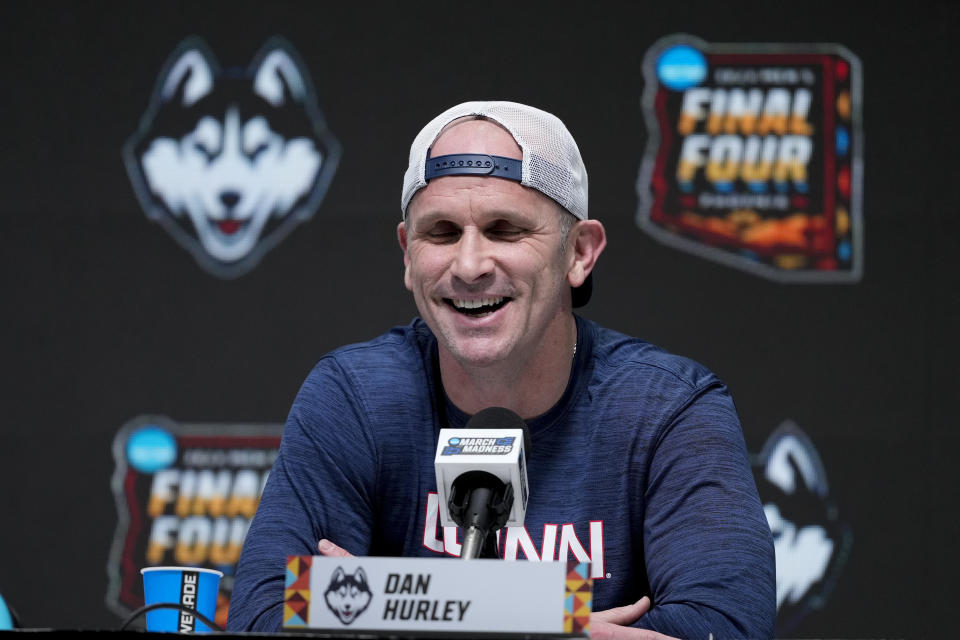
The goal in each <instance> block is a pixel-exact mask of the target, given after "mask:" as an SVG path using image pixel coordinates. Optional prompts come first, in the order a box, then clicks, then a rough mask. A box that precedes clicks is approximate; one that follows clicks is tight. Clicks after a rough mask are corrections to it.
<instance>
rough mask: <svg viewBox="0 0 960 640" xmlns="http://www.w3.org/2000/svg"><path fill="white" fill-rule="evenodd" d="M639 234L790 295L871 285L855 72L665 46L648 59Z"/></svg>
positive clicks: (762, 54)
mask: <svg viewBox="0 0 960 640" xmlns="http://www.w3.org/2000/svg"><path fill="white" fill-rule="evenodd" d="M644 81H645V89H644V95H643V111H644V117H645V120H646V123H647V131H648V133H649V137H648V142H647V149H646V153H645V156H644V160H643V165H642V166H641V169H640V178H639V181H638V184H637V192H638V196H639V209H638V212H637V223H638V224H639V225H640V227H641V228H642V229H644V230H645V231H647V232H648V233H650V234H651V235H652V236H653V237H654V238H656V239H657V240H660V241H661V242H664V243H665V244H668V245H671V246H673V247H676V248H678V249H682V250H684V251H689V252H691V253H694V254H697V255H700V256H702V257H705V258H708V259H711V260H715V261H717V262H721V263H723V264H726V265H729V266H733V267H737V268H740V269H744V270H747V271H750V272H752V273H755V274H757V275H760V276H764V277H767V278H770V279H773V280H778V281H784V282H856V281H858V280H859V279H860V277H861V274H862V271H863V240H862V237H863V222H862V218H861V216H862V180H863V166H862V148H863V135H862V132H861V124H860V113H861V71H860V61H859V60H858V59H857V58H856V56H854V55H853V54H852V53H850V52H849V51H847V50H846V49H844V48H843V47H840V46H838V45H832V44H802V45H786V44H752V45H750V44H709V43H706V42H704V41H702V40H699V39H697V38H694V37H691V36H686V35H675V36H669V37H667V38H663V39H661V40H660V41H659V42H657V43H656V44H655V45H654V46H653V47H651V48H650V50H649V51H648V52H647V55H646V57H645V59H644Z"/></svg>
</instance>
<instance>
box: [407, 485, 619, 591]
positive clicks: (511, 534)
mask: <svg viewBox="0 0 960 640" xmlns="http://www.w3.org/2000/svg"><path fill="white" fill-rule="evenodd" d="M439 524H440V500H439V498H438V497H437V494H436V493H434V492H430V493H428V494H427V509H426V514H425V517H424V528H423V546H424V547H426V548H427V549H429V550H430V551H433V552H434V553H445V554H447V555H451V556H457V557H459V556H460V552H461V544H460V543H459V542H458V541H457V527H443V536H442V538H438V537H437V528H438V526H439ZM584 542H586V544H584ZM498 543H499V546H500V549H501V551H502V552H503V559H504V560H516V559H518V557H519V554H520V553H523V557H524V558H526V559H527V560H532V561H534V562H541V561H543V562H551V561H554V560H560V561H563V560H566V559H568V558H570V556H571V555H572V556H573V558H574V559H576V560H577V561H578V562H589V563H590V577H591V578H594V579H598V578H604V577H606V573H605V568H604V567H605V564H604V547H603V521H602V520H592V521H591V522H590V537H589V539H588V540H586V541H582V540H580V538H579V537H578V536H577V532H576V530H575V529H574V526H573V523H558V524H544V525H543V543H542V544H541V546H540V549H537V547H536V545H535V544H534V542H533V539H532V538H531V537H530V534H529V532H528V531H527V528H526V527H507V536H506V539H505V540H501V539H500V536H498ZM588 549H589V551H588Z"/></svg>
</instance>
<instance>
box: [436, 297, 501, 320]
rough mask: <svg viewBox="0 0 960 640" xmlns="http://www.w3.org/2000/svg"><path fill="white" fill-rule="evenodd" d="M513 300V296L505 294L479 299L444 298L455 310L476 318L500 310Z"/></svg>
mask: <svg viewBox="0 0 960 640" xmlns="http://www.w3.org/2000/svg"><path fill="white" fill-rule="evenodd" d="M511 300H513V298H507V297H504V296H494V297H490V298H479V299H477V300H465V299H461V298H444V299H443V301H444V302H445V303H447V304H448V305H449V306H450V307H451V308H453V310H454V311H456V312H457V313H461V314H463V315H466V316H471V317H474V318H481V317H484V316H488V315H490V314H491V313H494V312H496V311H499V310H500V309H502V308H503V307H504V305H506V304H507V303H508V302H510V301H511Z"/></svg>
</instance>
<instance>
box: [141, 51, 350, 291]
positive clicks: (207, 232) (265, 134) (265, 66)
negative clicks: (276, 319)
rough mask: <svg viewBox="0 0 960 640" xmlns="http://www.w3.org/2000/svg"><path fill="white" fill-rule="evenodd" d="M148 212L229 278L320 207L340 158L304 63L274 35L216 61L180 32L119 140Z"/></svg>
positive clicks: (203, 261)
mask: <svg viewBox="0 0 960 640" xmlns="http://www.w3.org/2000/svg"><path fill="white" fill-rule="evenodd" d="M123 155H124V161H125V163H126V165H127V172H128V173H129V174H130V179H131V181H132V182H133V186H134V188H135V190H136V193H137V197H138V198H139V200H140V203H141V205H142V206H143V208H144V210H145V211H146V213H147V216H148V217H149V218H150V219H152V220H155V221H157V222H159V223H160V224H161V225H163V227H164V228H165V229H166V230H167V231H169V232H170V234H171V235H173V237H174V238H176V240H177V241H178V242H179V243H180V244H181V245H182V246H183V247H184V248H186V249H188V250H189V251H190V252H191V253H192V254H193V255H194V257H195V258H196V259H197V261H198V262H199V263H200V264H201V265H202V266H203V267H204V268H205V269H207V270H208V271H209V272H210V273H212V274H214V275H216V276H219V277H222V278H233V277H237V276H240V275H242V274H244V273H246V272H247V271H249V270H250V269H252V268H253V267H254V266H255V265H256V264H257V262H258V261H259V260H260V258H261V257H262V256H263V254H264V253H265V252H266V251H268V250H269V249H270V248H272V247H273V246H275V245H276V244H277V243H278V242H280V240H282V239H283V237H285V236H286V235H287V234H288V233H289V232H290V231H291V230H292V229H293V227H294V226H296V225H297V224H299V223H301V222H304V221H306V220H308V219H309V218H310V217H311V216H312V215H313V213H314V211H316V209H317V207H319V206H320V202H321V201H322V200H323V196H324V194H325V193H326V191H327V187H328V185H329V184H330V180H331V178H332V177H333V173H334V171H335V169H336V166H337V161H338V159H339V156H340V146H339V143H338V142H337V140H336V139H335V138H334V136H333V134H332V133H330V131H328V130H327V128H326V124H325V122H324V118H323V115H322V114H321V113H320V109H319V107H318V106H317V100H316V97H315V95H314V92H313V89H312V87H311V83H310V77H309V75H308V74H307V71H306V69H305V68H304V66H303V64H302V63H301V62H300V61H299V58H298V56H297V54H296V52H295V51H294V50H293V48H292V47H291V46H290V45H289V44H288V43H287V42H286V41H284V40H282V39H280V38H273V39H271V40H269V41H268V42H267V43H266V44H265V45H264V47H263V48H262V49H261V50H260V52H259V53H258V54H257V55H256V56H254V59H253V63H252V64H251V66H250V67H249V68H248V69H246V70H244V69H230V68H227V69H221V68H220V66H219V65H218V64H217V61H216V60H215V58H214V56H213V54H212V53H211V52H210V50H209V49H208V48H207V46H206V44H205V43H204V42H203V41H202V40H200V39H198V38H188V39H187V40H186V41H184V42H183V43H182V44H181V45H180V46H179V47H178V48H177V50H176V51H175V52H174V53H173V55H172V56H171V57H170V60H169V61H168V62H167V64H166V66H165V67H164V69H163V71H162V72H161V74H160V77H159V79H158V81H157V84H156V87H155V89H154V92H153V97H152V99H151V102H150V106H149V108H148V109H147V112H146V114H145V115H144V116H143V119H142V120H141V122H140V128H139V129H138V130H137V132H136V133H134V134H133V136H131V138H130V139H129V140H128V141H127V144H126V146H125V147H124V153H123Z"/></svg>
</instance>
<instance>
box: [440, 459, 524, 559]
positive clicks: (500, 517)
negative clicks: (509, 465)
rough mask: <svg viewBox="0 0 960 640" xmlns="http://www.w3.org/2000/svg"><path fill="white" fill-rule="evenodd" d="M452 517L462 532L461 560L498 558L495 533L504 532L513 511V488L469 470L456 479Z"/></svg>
mask: <svg viewBox="0 0 960 640" xmlns="http://www.w3.org/2000/svg"><path fill="white" fill-rule="evenodd" d="M449 508H450V515H451V517H452V518H453V520H454V521H455V522H456V523H457V524H458V525H460V527H461V528H462V529H463V547H462V550H461V552H460V557H461V558H463V559H464V560H472V559H474V558H496V557H499V554H498V553H497V548H496V534H495V532H496V531H498V530H499V529H502V528H503V527H504V525H506V523H507V518H508V517H509V516H510V510H511V509H512V508H513V487H512V486H511V485H510V484H509V483H504V482H501V481H500V479H499V478H497V477H496V476H494V475H493V474H490V473H487V472H486V471H468V472H467V473H464V474H463V475H461V476H459V477H457V479H456V480H455V481H454V482H453V487H452V490H451V493H450V504H449Z"/></svg>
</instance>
